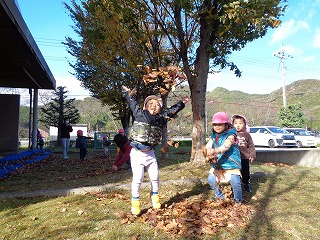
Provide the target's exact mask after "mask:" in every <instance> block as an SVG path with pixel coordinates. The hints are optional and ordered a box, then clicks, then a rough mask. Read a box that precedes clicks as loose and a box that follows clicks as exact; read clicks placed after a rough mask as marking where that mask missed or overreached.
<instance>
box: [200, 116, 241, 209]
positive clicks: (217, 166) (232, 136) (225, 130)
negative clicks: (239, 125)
mask: <svg viewBox="0 0 320 240" xmlns="http://www.w3.org/2000/svg"><path fill="white" fill-rule="evenodd" d="M212 130H213V133H212V134H211V135H210V140H209V142H208V143H207V145H206V149H205V150H206V155H207V156H211V157H214V159H215V160H214V161H211V169H210V172H209V176H208V183H209V185H210V187H211V189H212V190H213V192H214V194H215V197H216V199H221V200H223V199H224V195H223V193H222V191H221V188H220V185H219V184H220V183H222V182H229V181H230V183H231V187H232V191H233V198H234V201H235V202H236V203H241V201H242V188H241V180H240V176H241V173H240V170H241V157H240V151H239V147H238V144H237V131H236V130H235V128H233V126H232V125H231V124H230V123H229V116H228V114H227V113H225V112H217V113H216V114H214V115H213V117H212Z"/></svg>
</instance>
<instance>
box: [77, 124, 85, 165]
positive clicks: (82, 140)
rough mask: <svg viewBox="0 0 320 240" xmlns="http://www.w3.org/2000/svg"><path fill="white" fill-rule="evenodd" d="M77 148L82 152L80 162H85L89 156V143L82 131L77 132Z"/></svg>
mask: <svg viewBox="0 0 320 240" xmlns="http://www.w3.org/2000/svg"><path fill="white" fill-rule="evenodd" d="M76 148H77V149H79V150H80V160H81V161H83V160H84V158H85V156H86V155H87V143H86V137H85V136H83V131H82V130H78V131H77V139H76Z"/></svg>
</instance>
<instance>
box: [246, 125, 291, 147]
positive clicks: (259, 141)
mask: <svg viewBox="0 0 320 240" xmlns="http://www.w3.org/2000/svg"><path fill="white" fill-rule="evenodd" d="M250 135H251V137H252V140H253V143H254V145H255V146H263V147H271V148H274V147H297V143H296V139H295V137H294V134H293V133H289V132H288V131H286V130H284V129H283V128H279V127H275V126H257V127H250Z"/></svg>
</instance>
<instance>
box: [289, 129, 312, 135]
mask: <svg viewBox="0 0 320 240" xmlns="http://www.w3.org/2000/svg"><path fill="white" fill-rule="evenodd" d="M292 132H293V133H294V134H296V135H298V136H311V134H310V133H308V132H307V131H306V130H304V129H295V130H292Z"/></svg>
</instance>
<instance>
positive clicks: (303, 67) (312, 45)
mask: <svg viewBox="0 0 320 240" xmlns="http://www.w3.org/2000/svg"><path fill="white" fill-rule="evenodd" d="M16 2H17V3H18V6H19V8H20V10H21V14H22V16H23V18H24V20H25V22H26V24H27V26H28V28H29V30H30V32H31V34H32V35H33V37H34V39H35V41H36V43H37V44H38V46H39V48H40V50H41V52H42V55H43V56H44V58H45V60H46V61H47V63H48V66H49V67H50V69H51V72H52V73H53V75H54V77H55V79H56V81H57V86H66V88H67V90H68V91H69V96H70V97H75V98H79V99H82V98H84V97H88V96H89V93H88V92H87V91H86V90H84V89H83V88H82V87H81V86H80V82H79V81H77V80H76V79H75V78H74V77H73V76H72V75H71V74H70V73H69V72H72V71H73V69H72V68H71V67H70V66H69V65H68V60H70V61H72V60H74V59H73V58H72V57H71V56H70V55H69V54H68V53H67V52H66V49H65V47H64V45H62V44H61V42H62V41H64V39H65V37H66V36H71V37H74V38H76V35H75V33H74V32H73V30H72V28H71V26H72V25H73V22H72V21H71V19H70V18H69V16H68V13H67V11H66V10H65V9H64V7H63V4H62V1H60V0H16ZM66 2H67V3H69V2H70V1H69V0H66ZM288 5H289V6H288V9H287V11H286V12H285V15H284V17H282V19H281V20H282V21H283V23H282V24H281V25H280V27H279V28H277V29H270V30H269V31H268V33H267V35H265V36H264V37H263V38H260V39H257V40H255V41H253V42H251V43H249V44H247V45H246V47H245V48H244V49H242V50H241V51H238V52H235V53H233V54H232V55H231V56H230V58H229V59H230V60H231V61H233V62H234V63H236V64H237V65H238V67H239V68H240V70H241V71H242V77H241V78H237V77H235V76H234V74H233V73H231V72H230V71H228V70H223V71H221V72H220V73H218V74H216V75H214V76H213V75H211V76H209V78H208V91H211V90H213V89H214V88H216V87H224V88H226V89H228V90H239V91H243V92H247V93H251V94H253V93H259V94H266V93H270V92H272V91H273V90H277V89H279V88H280V87H282V83H283V82H282V75H281V73H282V72H281V65H280V58H278V57H275V56H274V54H276V53H278V52H279V51H280V50H281V45H282V46H283V50H284V56H290V57H288V58H286V59H285V60H284V66H285V77H284V80H285V83H286V85H288V84H290V83H292V82H294V81H296V80H300V79H311V78H312V79H320V76H319V75H320V70H319V69H320V24H319V23H320V15H319V12H320V0H316V1H314V0H289V1H288ZM317 13H318V14H317Z"/></svg>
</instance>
